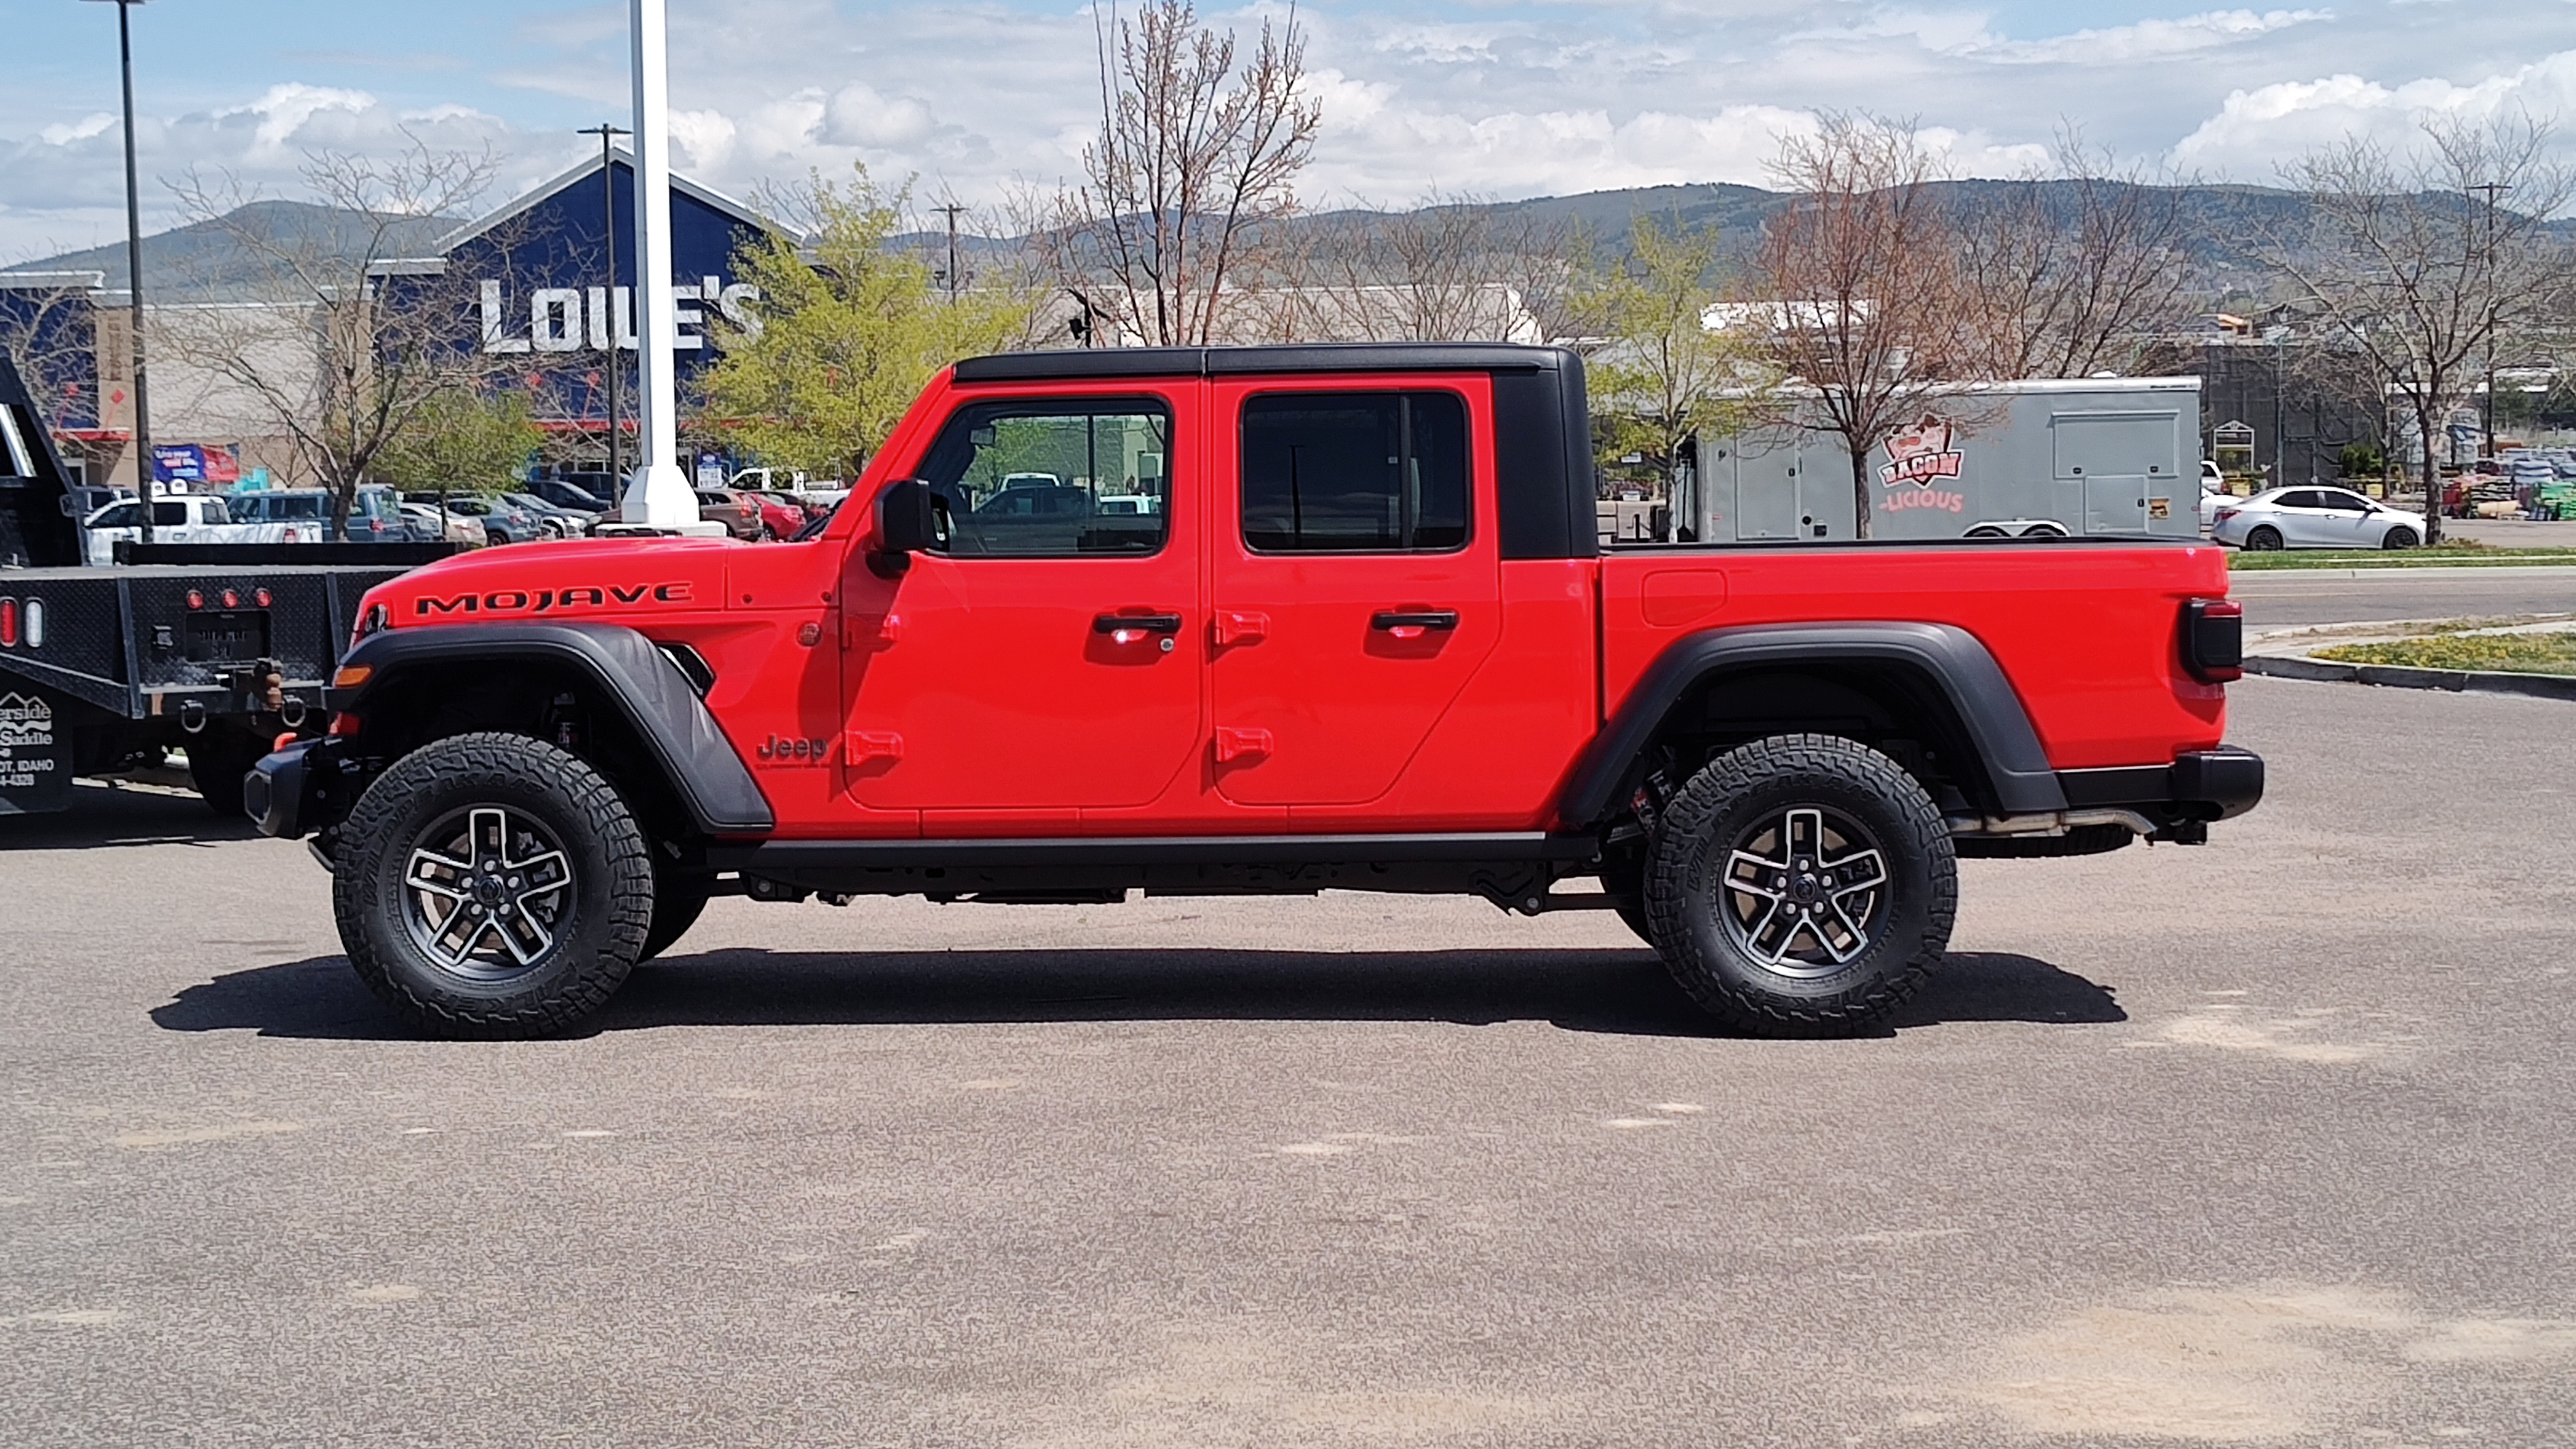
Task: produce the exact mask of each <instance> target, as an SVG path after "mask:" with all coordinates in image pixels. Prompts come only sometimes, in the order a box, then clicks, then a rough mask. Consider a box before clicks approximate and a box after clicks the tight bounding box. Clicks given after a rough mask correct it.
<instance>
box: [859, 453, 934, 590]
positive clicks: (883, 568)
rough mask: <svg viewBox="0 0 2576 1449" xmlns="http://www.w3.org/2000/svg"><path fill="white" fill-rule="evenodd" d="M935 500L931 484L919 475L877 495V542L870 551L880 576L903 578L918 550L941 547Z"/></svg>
mask: <svg viewBox="0 0 2576 1449" xmlns="http://www.w3.org/2000/svg"><path fill="white" fill-rule="evenodd" d="M935 501H936V500H934V499H933V497H932V496H931V492H930V485H929V484H927V483H924V482H922V481H920V480H919V479H912V478H908V479H905V480H904V481H902V482H900V483H889V484H887V485H886V490H885V491H884V492H883V493H880V494H878V495H877V546H876V549H875V551H874V552H872V553H870V554H869V555H868V567H869V568H871V569H874V570H875V571H876V572H877V574H878V575H879V576H880V577H883V578H889V579H895V578H901V577H903V575H904V573H905V572H906V571H907V570H909V569H910V568H911V567H912V556H913V555H914V554H917V553H926V552H928V551H929V550H931V549H933V548H935V547H937V546H938V543H939V516H938V513H937V510H936V509H935V507H934V506H933V505H934V503H935Z"/></svg>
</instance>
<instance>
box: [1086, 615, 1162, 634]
mask: <svg viewBox="0 0 2576 1449" xmlns="http://www.w3.org/2000/svg"><path fill="white" fill-rule="evenodd" d="M1091 632H1092V633H1094V634H1127V633H1137V634H1178V633H1179V632H1181V616H1180V615H1178V614H1100V615H1096V616H1094V617H1093V619H1092V621H1091Z"/></svg>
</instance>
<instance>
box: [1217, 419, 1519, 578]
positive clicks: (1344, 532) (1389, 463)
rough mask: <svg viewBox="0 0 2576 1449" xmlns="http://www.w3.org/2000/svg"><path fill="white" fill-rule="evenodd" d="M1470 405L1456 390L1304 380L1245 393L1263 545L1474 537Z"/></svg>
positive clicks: (1456, 544) (1403, 546)
mask: <svg viewBox="0 0 2576 1449" xmlns="http://www.w3.org/2000/svg"><path fill="white" fill-rule="evenodd" d="M1467 525H1468V519H1467V409H1466V405H1465V403H1464V402H1462V401H1461V400H1460V399H1459V397H1458V395H1457V394H1455V393H1448V392H1367V393H1334V392H1296V393H1274V394H1271V395H1268V396H1263V397H1252V398H1247V399H1245V401H1244V404H1243V542H1244V545H1245V546H1246V547H1248V548H1250V549H1252V550H1253V551H1254V552H1256V553H1447V552H1450V551H1453V550H1456V549H1460V548H1464V547H1465V546H1466V543H1467Z"/></svg>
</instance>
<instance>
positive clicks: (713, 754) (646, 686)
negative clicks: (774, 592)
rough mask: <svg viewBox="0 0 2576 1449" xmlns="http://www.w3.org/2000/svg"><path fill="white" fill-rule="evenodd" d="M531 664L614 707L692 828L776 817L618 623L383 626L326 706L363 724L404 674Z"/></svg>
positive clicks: (701, 716) (722, 743) (729, 751)
mask: <svg viewBox="0 0 2576 1449" xmlns="http://www.w3.org/2000/svg"><path fill="white" fill-rule="evenodd" d="M501 662H537V663H540V664H543V665H545V666H547V667H549V668H553V669H557V670H561V671H563V672H564V673H566V674H567V675H569V676H572V677H574V678H577V679H579V680H580V681H581V682H582V683H584V684H586V685H588V686H590V687H591V688H592V689H593V690H595V691H596V692H597V693H598V694H599V695H600V696H601V697H602V698H604V699H606V700H607V701H609V702H610V703H611V704H613V705H614V706H615V707H616V708H617V709H618V710H619V711H620V712H621V713H622V714H623V715H624V716H625V718H626V722H627V724H628V725H630V726H632V727H633V729H634V731H635V733H636V735H637V737H638V738H640V739H642V740H643V741H644V743H645V745H646V747H647V748H648V749H650V750H651V751H652V754H653V758H654V761H655V762H656V763H657V764H658V765H659V766H660V767H661V771H662V774H663V777H664V778H665V779H666V780H667V781H669V783H670V786H671V791H672V793H673V794H674V795H675V796H677V797H678V798H679V800H680V802H681V804H682V805H684V806H685V807H686V808H687V810H688V812H689V815H690V817H691V818H692V819H693V820H694V821H695V822H696V824H697V826H698V828H699V829H701V830H703V831H705V832H707V833H708V834H710V835H765V834H767V833H768V832H769V831H770V830H771V829H772V828H774V827H775V826H776V825H777V823H778V819H777V816H776V815H775V814H773V813H772V812H771V810H770V808H769V800H768V798H767V797H766V796H764V795H762V794H761V793H760V786H759V785H758V784H756V783H755V782H754V781H753V780H752V778H751V771H750V770H749V769H748V768H746V767H745V766H744V764H743V762H742V757H741V756H740V755H738V754H736V753H734V748H733V743H732V742H731V741H730V740H727V739H726V738H725V734H724V731H723V730H721V729H719V728H717V727H716V720H715V716H714V715H713V714H712V713H710V712H709V711H708V709H707V705H706V701H705V700H703V699H700V698H699V697H698V692H697V690H696V688H695V687H694V686H692V685H691V684H690V682H689V678H688V676H687V675H685V674H682V673H681V672H680V667H679V665H677V664H675V663H673V662H672V661H671V658H670V656H668V655H666V654H664V653H663V652H662V650H661V648H660V647H659V646H657V645H655V644H654V642H653V641H652V640H650V639H647V638H645V637H644V636H643V635H642V634H640V633H638V632H636V631H635V630H633V629H630V628H627V627H625V626H624V625H620V624H574V623H563V624H444V625H438V624H433V625H428V626H425V627H414V628H401V629H385V630H380V631H378V632H377V633H374V634H370V635H368V636H367V637H366V638H364V639H361V640H359V641H358V643H357V645H356V647H354V648H352V649H351V650H350V651H349V652H348V654H347V655H346V656H345V657H344V658H342V659H341V661H340V674H341V677H343V678H346V677H349V676H350V675H352V674H353V673H355V672H356V671H357V670H360V669H364V670H365V671H367V672H366V673H365V674H364V675H363V676H360V680H361V682H359V683H358V684H356V685H353V686H352V687H350V688H348V689H346V690H334V691H332V695H331V701H330V702H331V706H332V708H334V709H338V710H346V711H348V712H350V713H353V714H356V715H358V716H359V717H360V718H361V719H364V718H365V715H366V711H367V701H368V700H369V699H370V698H380V697H382V694H383V692H384V691H386V690H387V689H388V688H389V687H392V686H397V685H399V684H400V683H401V682H402V679H403V677H404V676H405V675H406V674H411V673H416V672H417V671H420V670H422V669H430V668H441V667H453V666H456V665H459V664H474V665H488V664H493V663H501Z"/></svg>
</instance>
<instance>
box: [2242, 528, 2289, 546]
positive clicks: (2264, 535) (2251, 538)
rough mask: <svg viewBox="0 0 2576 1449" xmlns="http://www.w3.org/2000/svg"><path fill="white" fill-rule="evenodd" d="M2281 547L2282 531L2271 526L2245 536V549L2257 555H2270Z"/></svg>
mask: <svg viewBox="0 0 2576 1449" xmlns="http://www.w3.org/2000/svg"><path fill="white" fill-rule="evenodd" d="M2280 546H2281V530H2279V529H2277V528H2274V527H2272V526H2271V525H2269V524H2266V525H2264V526H2263V527H2261V528H2258V529H2255V530H2254V531H2253V532H2251V533H2249V534H2247V535H2245V547H2246V548H2247V549H2249V550H2251V551H2252V552H2255V553H2269V552H2271V551H2272V550H2274V549H2277V548H2279V547H2280Z"/></svg>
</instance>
